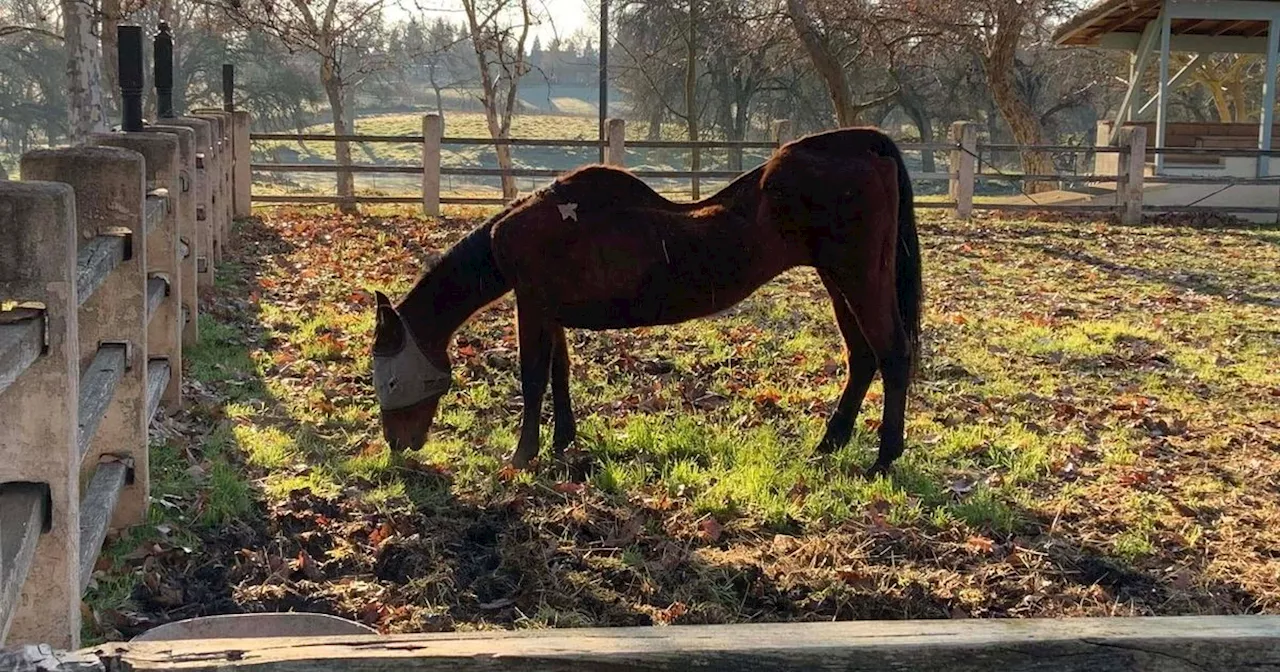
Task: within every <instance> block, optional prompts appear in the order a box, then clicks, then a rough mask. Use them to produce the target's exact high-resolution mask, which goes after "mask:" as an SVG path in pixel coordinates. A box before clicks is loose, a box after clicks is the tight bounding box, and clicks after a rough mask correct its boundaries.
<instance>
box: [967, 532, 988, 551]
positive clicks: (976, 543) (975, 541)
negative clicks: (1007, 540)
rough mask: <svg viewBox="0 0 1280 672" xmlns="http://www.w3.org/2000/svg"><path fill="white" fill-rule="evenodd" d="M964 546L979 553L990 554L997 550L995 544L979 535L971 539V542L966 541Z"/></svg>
mask: <svg viewBox="0 0 1280 672" xmlns="http://www.w3.org/2000/svg"><path fill="white" fill-rule="evenodd" d="M964 545H965V546H967V547H968V548H969V550H972V551H975V552H978V553H990V552H991V550H992V549H993V548H995V542H993V541H991V540H990V539H988V538H986V537H983V536H979V535H974V536H972V537H969V540H968V541H966V542H965V544H964Z"/></svg>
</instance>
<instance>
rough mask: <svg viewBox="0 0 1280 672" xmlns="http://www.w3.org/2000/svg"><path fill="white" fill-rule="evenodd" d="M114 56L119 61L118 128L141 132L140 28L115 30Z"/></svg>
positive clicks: (130, 27) (127, 27) (119, 28)
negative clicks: (119, 107)
mask: <svg viewBox="0 0 1280 672" xmlns="http://www.w3.org/2000/svg"><path fill="white" fill-rule="evenodd" d="M116 41H117V42H116V43H117V47H116V55H117V56H118V57H119V60H120V98H121V101H122V103H123V104H122V105H121V110H120V112H121V117H122V118H121V120H120V126H121V129H122V130H124V131H141V130H142V87H143V79H142V27H141V26H119V27H117V28H116Z"/></svg>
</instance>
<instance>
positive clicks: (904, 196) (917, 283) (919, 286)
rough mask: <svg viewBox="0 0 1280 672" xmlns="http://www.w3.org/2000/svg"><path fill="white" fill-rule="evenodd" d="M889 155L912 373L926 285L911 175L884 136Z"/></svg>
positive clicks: (902, 306) (901, 297) (901, 305)
mask: <svg viewBox="0 0 1280 672" xmlns="http://www.w3.org/2000/svg"><path fill="white" fill-rule="evenodd" d="M885 144H886V145H887V147H886V149H887V150H888V151H887V152H886V153H887V154H888V155H889V156H891V157H892V158H893V160H894V162H895V163H897V164H898V240H899V242H900V243H901V244H900V246H899V247H898V254H897V255H896V257H897V269H896V271H897V272H896V273H895V275H896V277H897V279H896V283H897V293H898V314H899V315H901V316H902V325H903V328H904V329H906V332H907V343H908V344H909V346H910V349H911V370H912V372H913V373H914V372H915V370H916V369H917V367H918V366H919V365H920V333H921V321H922V319H923V305H924V281H923V279H922V277H921V276H922V272H923V271H922V264H921V260H920V238H919V236H918V235H917V234H916V209H915V193H914V192H913V190H912V187H911V174H910V173H908V172H907V164H906V162H905V161H903V160H902V152H901V151H899V150H898V146H897V145H896V144H894V142H893V140H892V139H890V138H889V137H888V136H885Z"/></svg>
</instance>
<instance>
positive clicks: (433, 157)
mask: <svg viewBox="0 0 1280 672" xmlns="http://www.w3.org/2000/svg"><path fill="white" fill-rule="evenodd" d="M442 138H444V117H442V116H440V115H439V114H437V113H435V112H432V113H430V114H424V115H422V214H424V215H426V216H428V217H439V216H440V141H441V139H442Z"/></svg>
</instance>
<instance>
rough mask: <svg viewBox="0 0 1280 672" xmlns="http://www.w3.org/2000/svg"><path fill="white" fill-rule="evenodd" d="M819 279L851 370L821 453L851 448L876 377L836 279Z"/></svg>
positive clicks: (821, 274)
mask: <svg viewBox="0 0 1280 672" xmlns="http://www.w3.org/2000/svg"><path fill="white" fill-rule="evenodd" d="M818 276H819V277H821V278H822V284H823V285H824V286H826V288H827V293H828V294H830V295H831V306H832V308H833V309H834V310H835V313H836V323H837V324H838V325H840V335H841V336H843V337H844V347H845V361H846V362H847V364H848V367H849V372H848V377H847V378H845V383H844V390H843V391H842V392H841V393H840V401H839V402H837V403H836V410H835V412H834V413H832V414H831V418H830V419H829V420H828V421H827V431H826V433H825V434H823V436H822V441H821V442H819V443H818V452H820V453H832V452H835V451H837V450H840V449H841V448H843V447H845V446H846V445H848V443H849V438H850V437H852V436H853V427H854V423H855V422H856V421H857V419H858V413H859V412H860V411H861V410H862V400H863V399H864V398H865V397H866V396H867V388H868V387H870V386H871V381H872V379H874V378H875V375H876V355H875V353H874V352H872V350H871V346H870V345H868V344H867V339H866V338H864V337H863V336H862V329H861V328H860V327H859V326H858V320H857V318H856V317H854V315H853V311H852V310H851V309H850V308H849V304H848V302H847V301H846V300H845V298H844V293H843V292H841V291H840V287H839V286H838V285H837V284H836V282H835V280H834V279H833V278H832V277H831V276H830V275H829V274H827V273H824V272H822V271H819V272H818Z"/></svg>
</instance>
